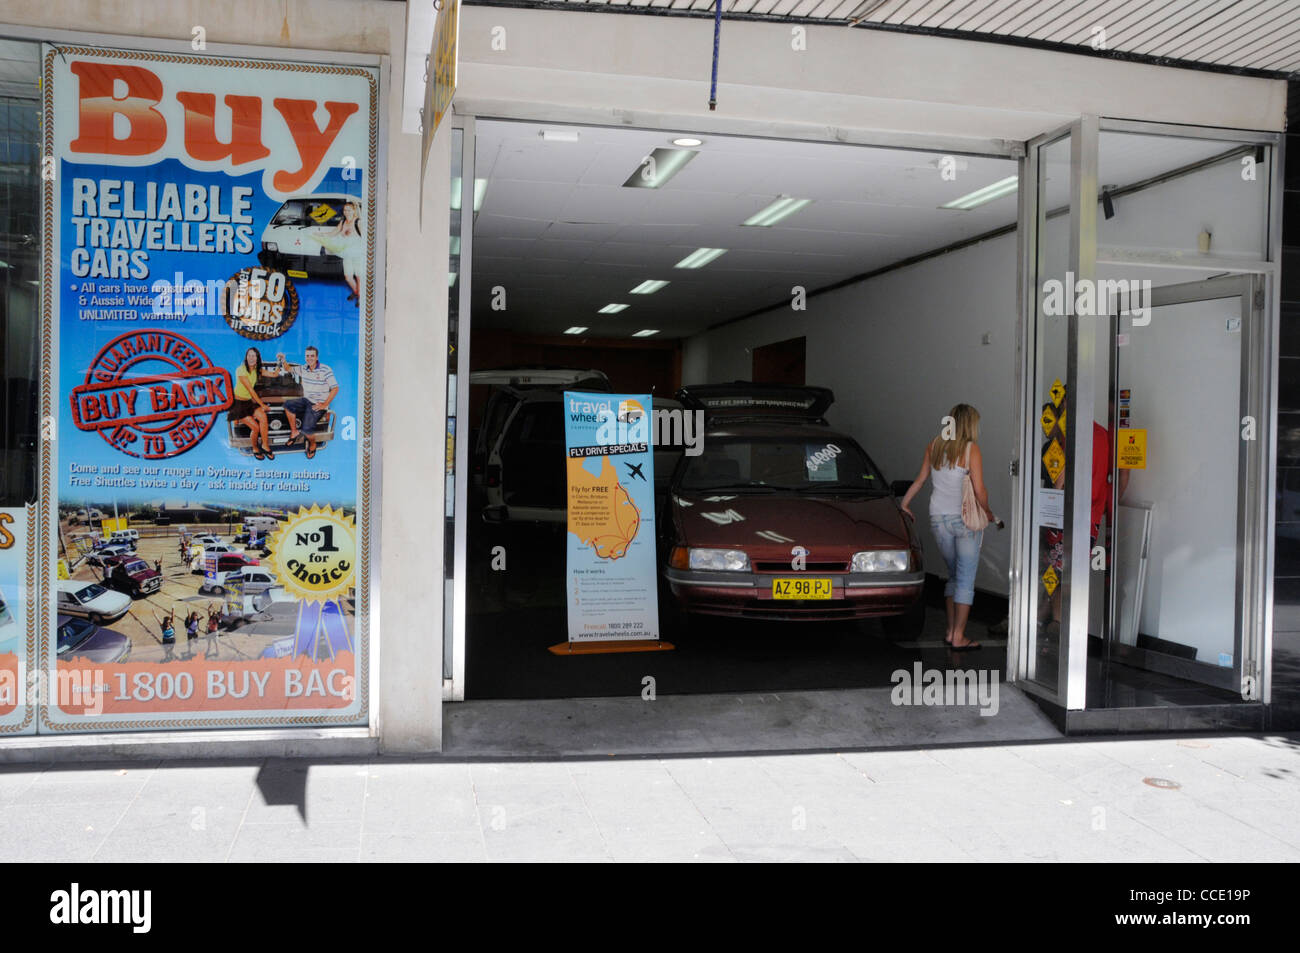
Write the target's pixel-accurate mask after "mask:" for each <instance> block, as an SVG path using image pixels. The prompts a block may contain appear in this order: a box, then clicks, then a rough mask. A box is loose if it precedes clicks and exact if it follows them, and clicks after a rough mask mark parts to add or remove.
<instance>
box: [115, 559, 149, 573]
mask: <svg viewBox="0 0 1300 953" xmlns="http://www.w3.org/2000/svg"><path fill="white" fill-rule="evenodd" d="M122 568H123V569H125V570H126V571H127V572H130V573H136V572H148V571H149V564H148V563H146V562H145V561H144V560H143V559H137V560H135V561H134V562H129V563H124V564H123V566H122Z"/></svg>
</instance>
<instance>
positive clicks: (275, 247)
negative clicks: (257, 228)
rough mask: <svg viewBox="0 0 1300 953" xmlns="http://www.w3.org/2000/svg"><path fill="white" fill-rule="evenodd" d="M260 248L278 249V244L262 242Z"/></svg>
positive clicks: (267, 249)
mask: <svg viewBox="0 0 1300 953" xmlns="http://www.w3.org/2000/svg"><path fill="white" fill-rule="evenodd" d="M262 248H264V249H265V250H266V251H279V250H280V244H279V243H278V242H262Z"/></svg>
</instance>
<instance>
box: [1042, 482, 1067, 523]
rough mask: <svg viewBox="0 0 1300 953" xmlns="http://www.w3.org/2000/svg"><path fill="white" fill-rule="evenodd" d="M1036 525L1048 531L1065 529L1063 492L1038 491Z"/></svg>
mask: <svg viewBox="0 0 1300 953" xmlns="http://www.w3.org/2000/svg"><path fill="white" fill-rule="evenodd" d="M1037 492H1038V525H1039V526H1046V527H1048V528H1049V529H1064V528H1065V491H1064V490H1048V489H1039V490H1038V491H1037Z"/></svg>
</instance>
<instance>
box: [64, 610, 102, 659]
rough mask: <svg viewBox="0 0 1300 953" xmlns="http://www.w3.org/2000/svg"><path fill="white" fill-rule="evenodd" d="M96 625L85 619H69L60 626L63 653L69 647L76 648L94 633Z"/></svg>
mask: <svg viewBox="0 0 1300 953" xmlns="http://www.w3.org/2000/svg"><path fill="white" fill-rule="evenodd" d="M94 631H95V626H94V625H93V624H91V623H90V622H87V621H86V620H85V619H69V620H68V621H67V622H65V623H63V625H61V626H59V649H58V652H59V654H60V655H62V654H63V653H64V652H66V651H68V649H72V648H76V647H77V646H78V645H80V644H81V643H82V642H84V641H86V639H88V638H90V637H91V635H92V634H94Z"/></svg>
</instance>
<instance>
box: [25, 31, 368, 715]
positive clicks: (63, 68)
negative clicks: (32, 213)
mask: <svg viewBox="0 0 1300 953" xmlns="http://www.w3.org/2000/svg"><path fill="white" fill-rule="evenodd" d="M44 70H45V103H44V108H45V122H44V135H45V154H46V155H47V156H48V157H49V158H48V160H47V163H46V168H45V190H46V192H45V198H46V202H47V207H48V208H50V209H52V210H53V222H52V224H53V227H52V229H51V230H50V233H49V235H48V236H47V238H46V242H47V244H46V252H47V256H48V261H47V268H48V273H49V274H51V275H54V276H56V277H55V279H54V281H53V282H52V286H51V288H50V292H51V293H50V294H49V295H48V296H47V303H46V307H47V308H48V309H50V313H49V314H48V315H47V317H48V318H50V320H51V323H52V325H53V327H54V336H53V337H54V339H53V340H52V341H50V342H49V346H48V349H47V352H46V370H47V374H48V375H49V376H50V377H51V379H53V380H55V381H56V382H57V390H56V392H55V396H54V400H55V407H54V408H52V412H53V414H54V415H55V416H56V417H57V422H58V427H57V439H56V440H54V441H51V442H50V446H49V450H48V451H47V452H48V453H50V454H51V455H52V459H51V461H50V463H51V466H50V467H49V469H48V471H47V472H49V473H50V474H51V475H52V476H51V477H48V478H47V480H49V481H50V482H51V483H52V485H47V486H46V487H44V495H43V497H42V498H43V499H44V500H45V501H46V502H45V507H46V510H45V513H44V516H45V521H44V522H43V523H42V526H43V527H44V528H45V532H46V533H47V534H48V546H47V547H46V549H45V552H46V555H47V557H49V561H50V566H49V567H48V569H49V572H48V575H47V578H46V580H45V583H44V584H45V585H46V586H48V587H49V589H50V592H49V593H48V595H49V597H50V598H49V599H48V600H47V604H50V605H51V610H50V615H49V618H48V620H47V626H46V631H45V632H44V633H43V635H42V639H41V656H40V658H41V664H42V666H43V667H44V672H43V677H48V679H49V684H48V685H47V686H46V689H47V691H46V693H45V695H44V696H43V698H42V702H41V706H40V709H39V710H40V730H42V731H48V730H77V731H94V730H123V729H125V730H138V729H149V728H157V729H166V728H179V727H205V726H211V727H217V726H271V727H273V726H297V725H351V724H363V723H365V721H366V710H367V691H366V680H365V656H366V648H367V646H366V632H367V627H368V620H367V611H368V610H367V606H368V601H367V587H368V556H369V550H368V546H367V545H366V542H365V541H366V539H367V538H368V528H367V520H368V511H369V505H368V504H369V500H368V499H367V497H366V494H367V493H368V492H369V491H368V489H363V488H368V486H369V480H368V479H365V476H366V475H367V473H368V470H369V466H370V459H369V453H370V439H369V433H370V416H371V398H370V388H371V381H370V380H369V377H368V375H369V371H368V368H369V366H370V361H369V357H370V355H369V352H368V348H369V346H370V345H369V342H370V341H371V340H372V330H373V327H374V322H375V317H376V316H375V313H374V312H375V308H376V289H375V287H374V282H375V274H376V266H375V251H376V244H375V235H376V231H377V225H378V223H377V222H376V211H377V208H378V200H377V196H376V181H375V180H376V163H377V157H376V155H375V153H374V146H373V144H374V143H375V142H376V141H377V121H378V116H377V105H378V76H377V72H376V71H375V70H373V69H368V68H364V67H357V66H334V65H328V66H327V65H313V64H302V63H285V62H259V61H254V60H245V59H239V60H235V59H224V58H221V57H201V56H190V55H170V54H162V53H144V52H131V51H121V50H107V49H104V50H101V49H90V48H86V47H47V48H46V49H45V51H44ZM112 544H118V545H112ZM59 561H62V564H63V568H62V569H60V570H58V571H56V570H55V566H56V565H58V563H59ZM63 577H66V578H63Z"/></svg>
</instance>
